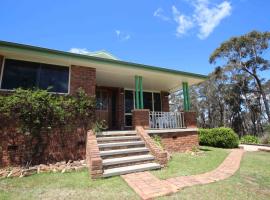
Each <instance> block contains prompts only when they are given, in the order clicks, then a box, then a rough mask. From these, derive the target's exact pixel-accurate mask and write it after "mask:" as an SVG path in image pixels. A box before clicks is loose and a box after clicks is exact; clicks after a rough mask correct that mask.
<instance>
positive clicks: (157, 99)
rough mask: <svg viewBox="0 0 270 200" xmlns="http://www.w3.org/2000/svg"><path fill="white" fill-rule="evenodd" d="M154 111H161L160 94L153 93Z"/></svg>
mask: <svg viewBox="0 0 270 200" xmlns="http://www.w3.org/2000/svg"><path fill="white" fill-rule="evenodd" d="M154 111H161V99H160V93H154Z"/></svg>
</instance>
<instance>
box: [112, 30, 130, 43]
mask: <svg viewBox="0 0 270 200" xmlns="http://www.w3.org/2000/svg"><path fill="white" fill-rule="evenodd" d="M115 34H116V36H117V38H118V39H119V40H120V41H127V40H129V39H130V38H131V36H130V35H129V34H128V33H126V32H123V31H120V30H115Z"/></svg>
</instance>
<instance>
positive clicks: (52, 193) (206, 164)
mask: <svg viewBox="0 0 270 200" xmlns="http://www.w3.org/2000/svg"><path fill="white" fill-rule="evenodd" d="M203 150H204V153H203V155H199V156H195V155H191V154H187V153H184V154H174V155H173V159H172V160H171V161H170V163H169V167H168V168H166V169H163V170H161V171H154V172H152V173H153V174H155V175H156V176H158V177H160V178H163V179H164V178H167V177H172V176H179V175H190V174H199V173H203V172H206V171H210V170H212V169H214V168H216V167H217V166H218V165H219V164H220V163H221V162H222V161H223V159H224V158H225V157H226V155H228V151H227V150H225V149H218V148H210V147H203ZM269 166H270V154H269V153H266V152H248V153H245V155H244V158H243V160H242V162H241V167H240V170H238V172H237V173H236V174H235V175H234V176H232V177H231V178H229V179H226V180H223V181H219V182H216V183H211V184H207V185H201V186H194V187H189V188H185V189H183V190H181V191H179V192H178V193H175V194H173V195H172V196H168V197H161V198H160V199H202V200H203V199H205V200H206V199H226V200H227V199H255V200H258V199H269V196H270V167H269ZM0 199H1V200H2V199H3V200H4V199H15V200H18V199H20V200H26V199H27V200H28V199H29V200H31V199H47V200H52V199H75V200H77V199H101V200H103V199H109V200H112V199H132V200H133V199H139V197H138V195H137V194H135V192H133V190H132V189H130V188H129V187H128V185H127V184H126V183H125V182H124V181H123V180H122V179H121V178H120V177H113V178H108V179H100V180H95V181H94V180H91V179H90V178H89V175H88V172H87V171H86V170H83V171H80V172H72V173H65V174H61V173H44V174H36V175H33V176H30V177H25V178H9V179H0Z"/></svg>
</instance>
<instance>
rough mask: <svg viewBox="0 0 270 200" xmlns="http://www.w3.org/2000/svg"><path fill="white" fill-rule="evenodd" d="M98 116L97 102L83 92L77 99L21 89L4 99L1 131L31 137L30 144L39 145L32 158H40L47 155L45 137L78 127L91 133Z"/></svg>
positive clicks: (0, 106)
mask: <svg viewBox="0 0 270 200" xmlns="http://www.w3.org/2000/svg"><path fill="white" fill-rule="evenodd" d="M94 115H95V101H94V98H93V97H89V96H87V94H86V93H85V92H84V91H83V90H81V89H79V90H78V91H77V93H76V94H75V95H74V96H68V95H66V96H64V95H55V94H52V93H49V92H48V91H46V90H24V89H17V90H15V92H14V93H11V94H10V95H7V96H2V97H0V119H1V120H2V119H3V121H1V124H0V130H4V129H8V128H10V127H17V128H18V129H19V132H21V133H24V134H27V135H29V136H30V140H31V141H30V144H32V141H37V143H36V145H35V147H34V148H33V155H32V156H31V157H40V156H41V154H42V153H43V150H44V147H45V146H46V144H45V143H44V141H43V139H42V135H43V134H49V133H50V132H51V131H53V130H57V131H60V132H62V133H63V132H69V131H72V129H75V128H78V127H80V128H83V129H84V130H87V129H89V128H90V127H92V124H93V123H94ZM0 132H1V131H0ZM30 144H29V145H30ZM29 159H31V158H29Z"/></svg>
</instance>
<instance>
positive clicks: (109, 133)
mask: <svg viewBox="0 0 270 200" xmlns="http://www.w3.org/2000/svg"><path fill="white" fill-rule="evenodd" d="M114 136H136V131H104V132H101V133H99V134H97V137H114Z"/></svg>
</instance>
